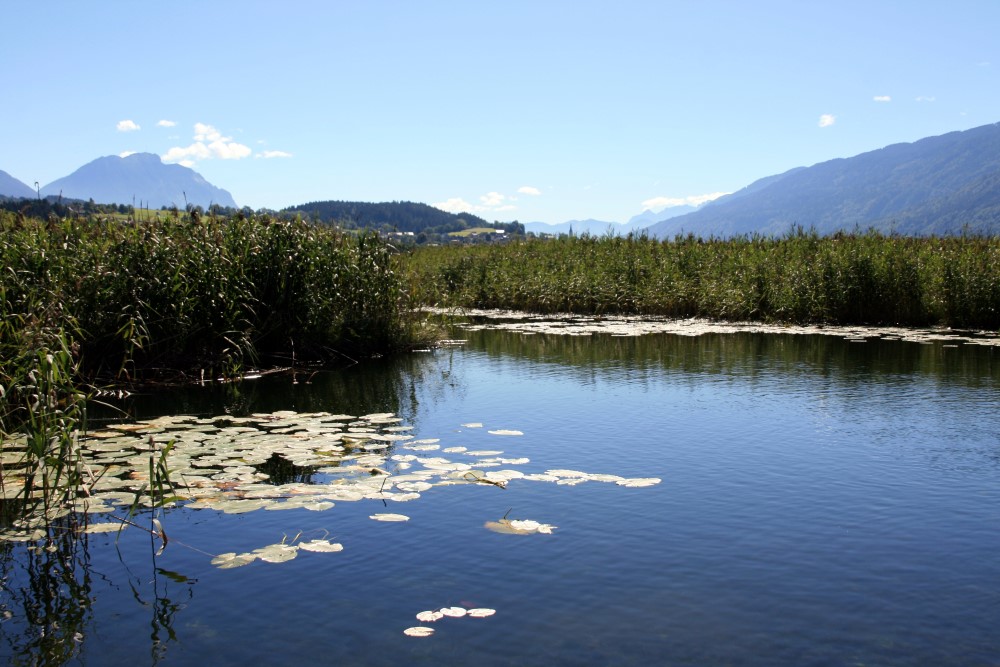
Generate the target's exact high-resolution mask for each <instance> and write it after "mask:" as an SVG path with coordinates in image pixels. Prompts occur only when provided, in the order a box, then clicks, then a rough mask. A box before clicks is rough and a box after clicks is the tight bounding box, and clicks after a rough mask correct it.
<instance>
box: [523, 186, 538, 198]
mask: <svg viewBox="0 0 1000 667" xmlns="http://www.w3.org/2000/svg"><path fill="white" fill-rule="evenodd" d="M517 191H518V192H519V193H520V194H522V195H533V196H535V197H537V196H538V195H540V194H542V191H541V190H539V189H538V188H534V187H532V186H530V185H522V186H521V187H519V188H518V189H517Z"/></svg>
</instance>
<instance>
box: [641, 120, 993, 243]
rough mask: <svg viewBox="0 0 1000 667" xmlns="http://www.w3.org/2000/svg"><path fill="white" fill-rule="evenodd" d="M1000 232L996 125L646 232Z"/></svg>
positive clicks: (766, 186) (788, 183)
mask: <svg viewBox="0 0 1000 667" xmlns="http://www.w3.org/2000/svg"><path fill="white" fill-rule="evenodd" d="M795 226H801V227H803V228H805V229H814V230H815V231H816V232H817V233H819V234H831V233H834V232H836V231H851V230H854V229H861V230H862V231H867V230H868V229H875V230H878V231H881V232H884V233H898V234H903V235H930V234H939V235H945V234H957V233H961V232H963V231H968V232H972V233H984V234H990V233H995V232H997V231H1000V123H996V124H992V125H984V126H982V127H977V128H973V129H971V130H966V131H964V132H950V133H948V134H944V135H940V136H937V137H928V138H925V139H921V140H919V141H916V142H913V143H904V144H893V145H891V146H886V147H885V148H881V149H878V150H874V151H870V152H867V153H862V154H860V155H856V156H854V157H850V158H841V159H836V160H830V161H827V162H821V163H819V164H816V165H813V166H811V167H798V168H795V169H791V170H789V171H787V172H784V173H783V174H776V175H773V176H768V177H766V178H762V179H759V180H757V181H755V182H753V183H751V184H750V185H748V186H747V187H745V188H743V189H742V190H740V191H738V192H734V193H733V194H730V195H727V196H725V197H720V198H719V199H716V200H715V201H713V202H710V203H708V204H706V205H704V206H703V207H701V208H700V209H699V210H698V211H695V212H693V213H689V214H687V215H683V216H680V217H677V218H673V219H671V220H667V221H664V222H659V223H657V224H655V225H652V226H651V227H649V228H648V229H649V233H650V234H651V235H654V236H657V237H659V238H672V237H674V236H676V235H678V234H688V233H692V234H694V235H696V236H700V237H702V238H707V237H709V236H717V237H729V236H738V235H746V234H755V233H757V234H764V235H773V236H776V235H782V234H785V233H787V232H788V231H789V230H791V229H792V228H793V227H795Z"/></svg>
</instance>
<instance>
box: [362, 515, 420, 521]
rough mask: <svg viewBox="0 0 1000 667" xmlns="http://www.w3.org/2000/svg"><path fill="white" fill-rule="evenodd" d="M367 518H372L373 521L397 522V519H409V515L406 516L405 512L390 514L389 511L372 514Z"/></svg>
mask: <svg viewBox="0 0 1000 667" xmlns="http://www.w3.org/2000/svg"><path fill="white" fill-rule="evenodd" d="M368 518H369V519H373V520H375V521H386V522H397V521H409V520H410V517H408V516H406V515H405V514H391V513H382V514H372V515H371V516H369V517H368Z"/></svg>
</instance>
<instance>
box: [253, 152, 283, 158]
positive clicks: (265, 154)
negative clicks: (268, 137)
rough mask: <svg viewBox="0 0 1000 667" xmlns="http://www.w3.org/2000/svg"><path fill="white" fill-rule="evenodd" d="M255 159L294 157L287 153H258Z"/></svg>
mask: <svg viewBox="0 0 1000 667" xmlns="http://www.w3.org/2000/svg"><path fill="white" fill-rule="evenodd" d="M254 157H259V158H260V157H262V158H264V159H265V160H270V159H272V158H278V157H292V154H291V153H288V152H286V151H261V152H260V153H257V155H255V156H254Z"/></svg>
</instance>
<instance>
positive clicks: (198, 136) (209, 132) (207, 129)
mask: <svg viewBox="0 0 1000 667" xmlns="http://www.w3.org/2000/svg"><path fill="white" fill-rule="evenodd" d="M194 140H195V141H229V137H223V136H222V133H221V132H219V131H218V130H217V129H215V128H214V127H212V126H211V125H206V124H205V123H195V124H194Z"/></svg>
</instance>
